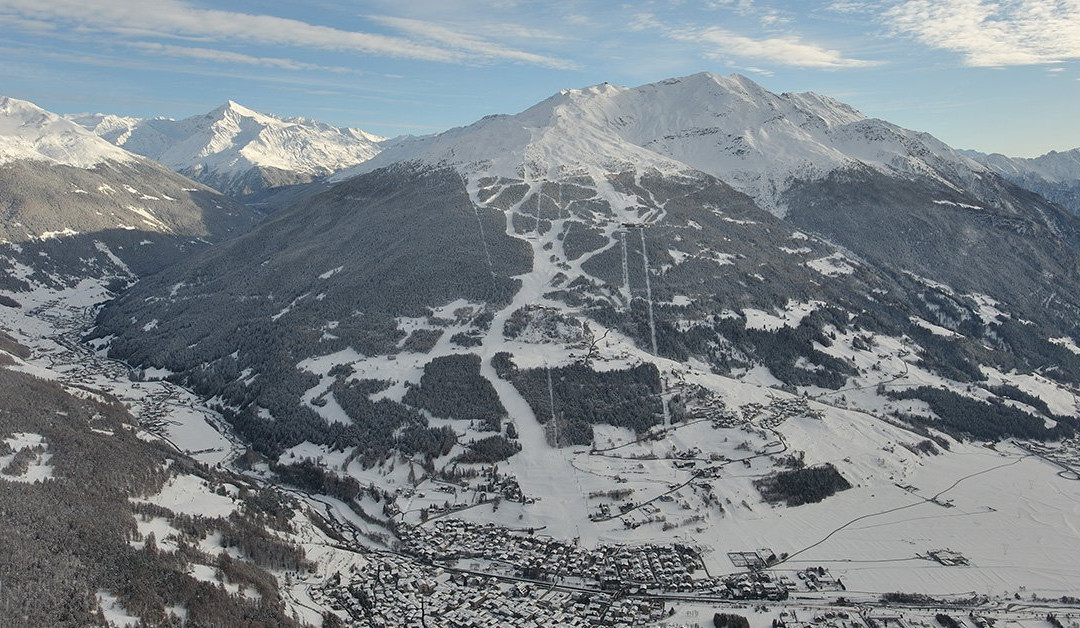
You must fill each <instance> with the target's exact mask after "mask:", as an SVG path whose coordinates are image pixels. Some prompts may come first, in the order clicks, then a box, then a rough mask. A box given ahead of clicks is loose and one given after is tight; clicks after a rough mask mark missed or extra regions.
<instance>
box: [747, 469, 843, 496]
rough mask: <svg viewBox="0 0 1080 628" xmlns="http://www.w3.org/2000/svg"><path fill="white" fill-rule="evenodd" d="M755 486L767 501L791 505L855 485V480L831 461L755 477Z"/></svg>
mask: <svg viewBox="0 0 1080 628" xmlns="http://www.w3.org/2000/svg"><path fill="white" fill-rule="evenodd" d="M754 486H755V487H756V488H757V490H758V491H759V492H760V493H761V497H762V499H764V500H765V501H767V502H769V503H771V504H776V503H780V502H783V503H785V504H787V505H788V506H801V505H803V504H813V503H816V502H820V501H822V500H823V499H825V498H826V497H829V496H830V495H833V494H834V493H836V492H838V491H844V490H847V489H849V488H851V484H850V483H849V482H848V481H847V480H845V479H844V476H842V475H840V472H839V471H837V470H836V467H834V466H833V465H832V464H830V463H826V464H823V465H821V466H817V467H804V468H802V469H793V470H791V471H781V472H779V473H774V474H772V475H770V476H768V477H764V478H761V479H760V480H755V481H754Z"/></svg>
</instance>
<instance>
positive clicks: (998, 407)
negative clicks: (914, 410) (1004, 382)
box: [888, 386, 1077, 440]
mask: <svg viewBox="0 0 1080 628" xmlns="http://www.w3.org/2000/svg"><path fill="white" fill-rule="evenodd" d="M1002 392H1003V393H1005V394H1007V395H1010V396H1011V397H1014V398H1015V397H1018V396H1020V397H1022V398H1023V399H1026V400H1028V401H1033V400H1031V399H1029V396H1027V395H1017V394H1016V392H1013V391H1010V390H1009V389H1004V390H1002ZM1017 392H1018V391H1017ZM888 395H889V396H890V397H891V398H893V399H919V400H922V401H925V402H926V403H927V404H929V405H930V409H931V410H932V411H933V412H934V414H935V415H937V417H938V419H940V420H933V419H929V418H925V417H919V416H913V415H901V418H903V419H904V420H906V421H909V422H911V423H914V424H916V425H922V426H926V427H933V428H936V429H939V430H941V431H943V432H945V433H947V434H949V435H950V436H953V437H954V438H977V439H981V440H1000V439H1002V438H1030V439H1035V440H1057V439H1059V438H1065V437H1068V436H1072V435H1073V434H1075V433H1076V428H1077V424H1076V420H1075V419H1073V418H1071V417H1058V416H1052V415H1051V416H1052V418H1054V419H1055V420H1056V421H1057V425H1055V426H1054V427H1052V428H1047V427H1046V424H1045V422H1044V421H1043V419H1041V418H1039V417H1037V416H1034V415H1032V414H1028V413H1027V412H1024V411H1023V410H1021V409H1019V408H1016V407H1013V406H1011V405H1008V404H1006V403H1005V402H1004V401H1001V400H999V399H993V400H991V401H989V402H986V401H980V400H978V399H972V398H971V397H965V396H963V395H961V394H959V393H955V392H953V391H951V390H945V389H942V388H931V387H930V386H920V387H918V388H914V389H911V390H902V391H892V392H889V393H888ZM1025 402H1027V401H1025ZM1036 403H1037V402H1036ZM1032 405H1034V404H1032ZM1039 405H1045V404H1039Z"/></svg>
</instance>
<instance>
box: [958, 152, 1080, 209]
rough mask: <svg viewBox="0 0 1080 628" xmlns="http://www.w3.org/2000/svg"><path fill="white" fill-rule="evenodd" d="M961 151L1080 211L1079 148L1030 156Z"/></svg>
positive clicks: (1010, 178) (1017, 181)
mask: <svg viewBox="0 0 1080 628" xmlns="http://www.w3.org/2000/svg"><path fill="white" fill-rule="evenodd" d="M963 153H964V154H965V155H967V156H968V157H971V158H972V159H974V160H975V161H977V162H979V163H981V164H983V165H984V166H986V167H987V168H989V169H991V170H993V171H994V172H996V173H998V174H999V175H1001V176H1002V177H1004V178H1005V179H1007V180H1009V181H1011V182H1013V183H1015V184H1016V185H1019V186H1020V187H1022V188H1024V189H1027V190H1031V191H1032V192H1035V193H1036V194H1040V195H1042V196H1044V197H1046V198H1047V199H1049V200H1051V201H1054V202H1055V203H1058V204H1059V205H1061V206H1062V207H1064V208H1066V209H1068V210H1069V211H1071V212H1073V213H1074V214H1080V148H1074V149H1072V150H1067V151H1061V152H1058V151H1050V152H1048V153H1046V154H1045V155H1040V156H1039V157H1033V158H1024V157H1006V156H1005V155H1002V154H1001V153H991V154H987V153H980V152H978V151H963Z"/></svg>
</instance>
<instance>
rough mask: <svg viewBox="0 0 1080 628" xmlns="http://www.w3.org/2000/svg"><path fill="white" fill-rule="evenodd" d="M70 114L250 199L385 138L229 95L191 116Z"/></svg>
mask: <svg viewBox="0 0 1080 628" xmlns="http://www.w3.org/2000/svg"><path fill="white" fill-rule="evenodd" d="M70 119H71V120H72V121H74V122H77V123H78V124H80V125H82V126H84V127H85V128H87V129H89V130H91V131H93V132H94V133H97V134H98V135H100V136H101V137H103V138H105V139H106V140H108V141H109V142H111V143H113V144H115V145H116V146H120V147H123V148H124V149H126V150H128V151H131V152H133V153H137V154H139V155H143V156H145V157H149V158H150V159H153V160H154V161H157V162H159V163H161V164H163V165H165V166H168V167H169V168H172V169H173V170H176V171H177V172H180V173H181V174H184V175H186V176H189V177H191V178H193V179H195V180H197V181H200V182H202V183H205V184H207V185H209V186H212V187H214V188H216V189H217V190H219V191H221V192H222V193H225V194H229V195H231V196H235V197H243V196H246V195H250V194H253V193H258V192H262V191H265V190H267V189H269V188H276V187H281V186H287V185H295V184H299V183H307V182H310V181H311V180H313V179H315V178H318V177H322V176H325V175H328V174H330V173H333V172H336V171H338V170H341V169H343V168H348V167H350V166H354V165H356V164H359V163H362V162H364V161H366V160H368V159H370V158H371V157H373V156H374V155H376V154H377V153H378V152H379V143H380V142H382V141H383V140H384V139H385V138H382V137H378V136H375V135H372V134H370V133H367V132H365V131H362V130H360V129H352V128H337V127H333V126H330V125H327V124H323V123H321V122H316V121H313V120H306V119H303V118H278V117H276V116H271V115H267V114H263V113H259V112H257V111H254V110H251V109H248V108H247V107H244V106H242V105H240V104H238V103H235V102H233V101H231V100H230V101H229V102H227V103H225V104H224V105H222V106H220V107H218V108H217V109H214V110H213V111H211V112H209V113H207V114H204V115H200V116H193V117H190V118H185V119H183V120H171V119H167V118H149V119H139V118H129V117H119V116H114V115H107V114H92V115H76V116H71V117H70Z"/></svg>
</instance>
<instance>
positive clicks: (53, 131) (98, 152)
mask: <svg viewBox="0 0 1080 628" xmlns="http://www.w3.org/2000/svg"><path fill="white" fill-rule="evenodd" d="M132 157H133V156H132V155H131V154H130V153H128V152H126V151H124V150H122V149H120V148H117V147H116V146H114V145H112V144H110V143H109V142H107V141H105V140H103V139H101V138H100V137H98V136H97V135H95V134H93V133H91V132H90V131H87V130H86V129H84V128H83V127H81V126H79V125H78V124H75V123H74V122H72V121H70V120H67V119H65V118H62V117H60V116H58V115H56V114H55V113H53V112H51V111H46V110H45V109H42V108H41V107H39V106H37V105H35V104H34V103H32V102H29V101H26V100H19V99H17V98H11V97H7V96H0V163H7V162H10V161H15V160H20V159H29V160H34V161H45V162H50V163H54V164H60V165H65V166H73V167H76V168H93V167H94V166H96V165H98V164H100V163H102V162H104V161H107V160H112V161H121V162H123V161H130V160H131V159H132Z"/></svg>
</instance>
